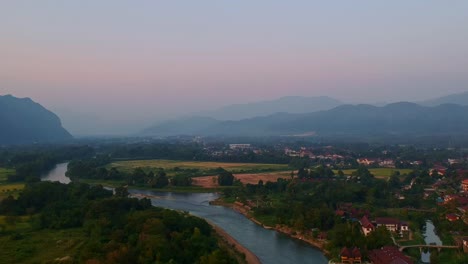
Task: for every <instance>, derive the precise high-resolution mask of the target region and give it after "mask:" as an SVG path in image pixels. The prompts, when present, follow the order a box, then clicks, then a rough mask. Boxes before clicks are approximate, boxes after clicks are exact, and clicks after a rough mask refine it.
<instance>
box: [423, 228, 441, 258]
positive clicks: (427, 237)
mask: <svg viewBox="0 0 468 264" xmlns="http://www.w3.org/2000/svg"><path fill="white" fill-rule="evenodd" d="M424 241H425V242H426V244H427V245H428V244H431V243H434V244H436V245H439V246H440V245H442V240H440V238H439V236H438V235H437V234H436V233H435V226H434V224H433V223H432V221H430V220H427V221H426V228H425V231H424ZM421 262H423V263H430V262H431V252H430V251H429V250H428V251H427V252H424V251H423V252H422V253H421Z"/></svg>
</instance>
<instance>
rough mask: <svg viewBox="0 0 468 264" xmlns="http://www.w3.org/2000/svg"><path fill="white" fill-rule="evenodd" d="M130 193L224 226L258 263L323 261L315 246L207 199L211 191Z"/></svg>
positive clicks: (214, 197)
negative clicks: (148, 196)
mask: <svg viewBox="0 0 468 264" xmlns="http://www.w3.org/2000/svg"><path fill="white" fill-rule="evenodd" d="M130 193H132V194H142V195H150V196H151V201H152V203H153V205H154V206H160V207H165V208H171V209H176V210H181V211H186V212H189V213H191V214H193V215H196V216H199V217H202V218H205V219H207V220H209V221H210V222H212V223H214V224H215V225H217V226H219V227H221V228H222V229H224V230H225V231H226V232H227V233H228V234H230V235H231V236H232V237H234V238H235V239H236V240H237V241H239V243H241V244H242V245H244V246H245V247H246V248H248V249H250V250H251V251H252V252H253V253H254V254H255V255H257V256H258V258H259V259H260V260H261V262H262V263H318V264H320V263H327V262H328V260H327V259H326V258H325V256H324V255H323V254H322V253H321V252H320V251H319V250H317V249H314V248H312V247H310V246H309V245H307V244H305V243H303V242H301V241H298V240H294V239H291V238H289V237H287V236H285V235H282V234H279V233H277V232H275V231H272V230H266V229H264V228H262V227H260V226H258V225H256V224H254V223H253V222H252V221H250V220H248V219H247V218H245V217H244V216H243V215H241V214H239V213H237V212H235V211H233V210H231V209H229V208H225V207H222V206H212V205H210V204H209V201H211V200H214V199H216V198H217V197H218V195H217V194H214V193H165V192H152V191H141V190H130Z"/></svg>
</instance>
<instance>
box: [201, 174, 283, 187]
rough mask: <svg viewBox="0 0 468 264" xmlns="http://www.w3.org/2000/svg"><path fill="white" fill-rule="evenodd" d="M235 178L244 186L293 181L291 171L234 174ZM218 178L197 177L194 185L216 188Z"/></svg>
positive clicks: (213, 176)
mask: <svg viewBox="0 0 468 264" xmlns="http://www.w3.org/2000/svg"><path fill="white" fill-rule="evenodd" d="M234 178H236V179H237V180H239V181H240V182H242V183H243V184H258V181H260V180H262V181H263V182H264V183H266V182H268V181H270V182H276V181H278V179H280V178H281V179H291V172H290V171H278V172H270V173H241V174H234ZM216 179H217V178H216V176H215V175H212V176H203V177H196V178H193V179H192V184H193V185H194V186H201V187H204V188H216V187H218V183H217V180H216Z"/></svg>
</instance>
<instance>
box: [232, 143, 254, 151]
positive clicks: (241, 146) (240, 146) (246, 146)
mask: <svg viewBox="0 0 468 264" xmlns="http://www.w3.org/2000/svg"><path fill="white" fill-rule="evenodd" d="M229 148H230V149H232V150H244V149H250V144H229Z"/></svg>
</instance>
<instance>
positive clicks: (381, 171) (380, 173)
mask: <svg viewBox="0 0 468 264" xmlns="http://www.w3.org/2000/svg"><path fill="white" fill-rule="evenodd" d="M354 171H356V170H355V169H350V170H343V173H344V174H345V175H351V174H352V173H353V172H354ZM369 171H370V173H372V174H373V175H374V176H375V177H376V178H388V177H390V176H391V175H392V174H393V172H395V171H399V172H400V174H401V175H403V174H407V173H410V172H411V171H412V170H411V169H394V168H370V169H369ZM334 172H335V173H337V172H338V171H334Z"/></svg>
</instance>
